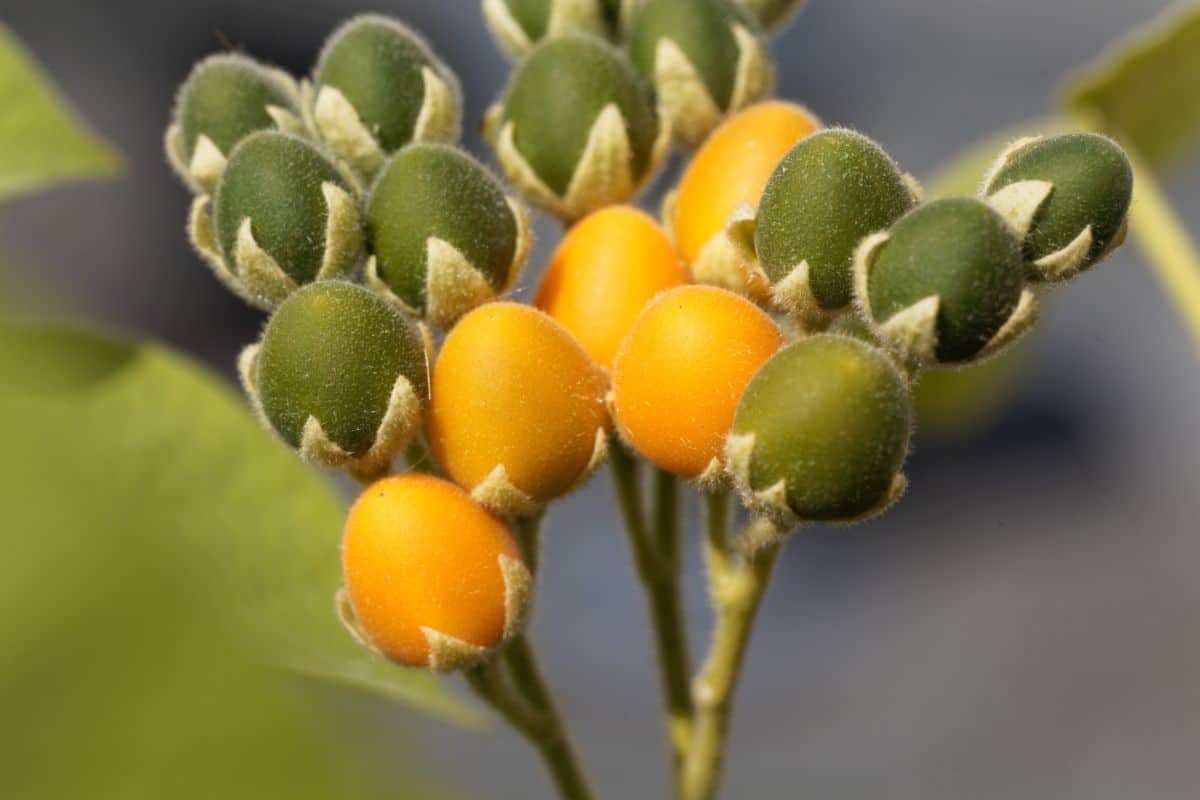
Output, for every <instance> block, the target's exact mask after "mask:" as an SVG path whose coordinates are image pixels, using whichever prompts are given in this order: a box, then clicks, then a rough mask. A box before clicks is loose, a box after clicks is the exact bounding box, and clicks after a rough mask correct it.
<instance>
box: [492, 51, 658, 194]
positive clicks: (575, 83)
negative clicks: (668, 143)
mask: <svg viewBox="0 0 1200 800" xmlns="http://www.w3.org/2000/svg"><path fill="white" fill-rule="evenodd" d="M609 108H612V109H613V110H614V111H615V113H616V115H617V119H618V121H619V123H620V124H619V125H617V126H616V130H615V131H613V130H610V129H609V128H606V127H604V126H602V125H600V124H598V123H599V122H602V121H608V122H611V121H612V120H609V119H606V118H605V116H604V115H603V114H602V113H601V112H606V110H607V109H609ZM608 113H612V112H608ZM509 126H511V129H509ZM491 127H492V129H493V130H492V133H493V138H494V139H495V142H494V144H495V145H496V149H497V156H498V158H499V160H500V163H501V166H503V168H504V170H505V173H506V174H507V175H508V176H509V178H510V180H511V181H512V182H513V183H514V184H515V185H516V186H517V187H518V188H519V189H521V191H522V192H523V193H525V194H526V196H527V197H529V199H530V201H531V202H535V203H537V204H538V205H542V206H554V205H556V204H557V203H556V201H560V202H561V203H562V204H563V205H565V206H566V207H565V208H552V209H551V210H554V211H555V212H556V213H560V214H561V215H565V216H568V217H570V218H575V217H578V216H581V215H582V214H585V213H587V212H588V211H591V210H594V209H595V208H598V207H600V206H602V205H607V204H610V203H615V202H620V201H622V200H625V199H627V198H628V197H629V196H630V195H631V194H632V193H633V191H634V190H635V189H636V188H637V186H638V185H639V184H640V183H641V182H642V181H644V180H645V178H646V177H647V175H648V173H649V172H650V171H651V168H652V167H653V166H655V163H656V161H657V156H658V155H659V153H658V152H657V149H658V148H656V145H657V144H658V142H659V122H658V117H657V114H656V112H655V109H654V106H653V103H652V101H651V97H650V94H649V92H648V91H647V89H646V87H645V86H644V85H643V84H642V82H641V80H640V79H639V78H638V76H637V73H636V72H635V71H634V69H633V67H632V65H630V63H629V62H628V60H626V58H625V57H624V56H623V55H622V54H621V52H620V51H618V50H616V49H615V48H613V47H612V46H611V45H609V44H607V43H606V42H604V41H603V40H601V39H599V38H596V37H594V36H589V35H587V34H581V33H570V34H565V35H562V36H556V37H552V38H550V39H546V40H544V41H543V42H542V43H541V44H539V45H538V46H537V47H535V48H534V49H533V50H532V51H531V52H530V54H529V56H528V57H527V58H526V60H525V61H524V62H523V63H522V64H521V65H520V66H519V67H518V68H517V71H516V73H515V74H514V75H513V78H512V81H511V82H510V83H509V85H508V89H507V90H506V92H505V94H504V98H503V102H502V105H501V106H500V107H499V108H498V109H497V110H496V111H494V112H493V114H492V122H491ZM597 130H599V136H600V138H599V140H598V141H597V140H596V135H595V133H594V132H595V131H597ZM614 133H615V134H616V136H617V137H619V138H620V139H622V140H623V141H617V140H616V139H614ZM509 139H511V142H509ZM509 146H511V151H508V150H506V147H509ZM589 159H591V160H589ZM528 173H532V174H528ZM531 181H538V182H540V183H541V184H542V185H543V187H544V188H542V189H538V188H537V187H531V185H530V184H531ZM547 192H548V193H549V194H550V197H546V196H544V195H545V194H546V193H547Z"/></svg>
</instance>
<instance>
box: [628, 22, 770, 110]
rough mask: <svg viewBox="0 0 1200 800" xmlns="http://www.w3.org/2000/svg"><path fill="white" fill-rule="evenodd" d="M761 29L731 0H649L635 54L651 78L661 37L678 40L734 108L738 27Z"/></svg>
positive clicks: (716, 94)
mask: <svg viewBox="0 0 1200 800" xmlns="http://www.w3.org/2000/svg"><path fill="white" fill-rule="evenodd" d="M734 25H741V26H742V27H744V28H746V29H747V30H749V31H751V32H752V33H755V34H758V33H760V31H759V27H758V23H757V22H755V21H754V19H753V18H752V17H751V16H750V15H749V14H748V13H747V12H746V11H745V10H744V9H742V8H740V7H739V6H737V5H736V4H734V3H732V2H730V1H729V0H647V2H645V3H643V4H642V5H641V7H640V8H639V9H638V11H637V13H636V14H635V15H634V17H633V23H632V25H631V30H630V34H629V54H630V58H631V59H632V60H633V65H634V66H635V67H637V69H638V72H640V73H641V74H642V77H644V78H645V79H646V80H649V81H653V80H654V65H655V60H656V58H657V55H658V42H659V40H660V39H670V40H671V41H673V42H675V44H676V45H678V47H679V49H680V50H682V51H683V53H684V55H686V56H687V58H688V61H690V62H691V63H692V66H693V67H695V69H696V72H697V74H699V75H700V78H701V80H702V81H703V82H704V86H705V88H707V89H708V93H709V96H711V97H712V99H713V102H715V103H716V104H717V106H718V107H719V108H721V109H728V108H729V102H730V99H731V98H732V96H733V83H734V79H735V77H736V76H737V68H738V58H739V55H740V53H739V50H738V43H737V40H736V39H734V37H733V26H734Z"/></svg>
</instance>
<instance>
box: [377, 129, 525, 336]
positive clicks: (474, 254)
mask: <svg viewBox="0 0 1200 800" xmlns="http://www.w3.org/2000/svg"><path fill="white" fill-rule="evenodd" d="M519 223H520V220H519V219H518V214H517V213H516V212H515V211H514V208H513V207H512V206H510V205H509V202H508V200H507V198H506V197H505V195H504V191H503V189H502V188H501V187H500V185H499V183H497V181H496V179H495V178H494V177H492V175H491V174H490V173H489V172H488V171H487V170H486V169H484V168H483V167H482V166H480V164H479V163H478V162H476V161H475V160H474V159H473V158H471V157H470V156H468V155H467V154H465V153H463V152H462V151H461V150H457V149H455V148H453V147H450V146H448V145H441V144H413V145H409V146H408V147H406V148H404V149H403V150H401V151H400V152H398V153H396V155H394V156H393V157H392V159H391V160H390V161H389V162H388V163H387V165H386V166H385V167H384V168H383V171H382V172H381V173H380V175H379V177H378V179H377V180H376V182H375V186H374V188H373V189H372V191H371V197H370V200H369V201H368V205H367V225H368V230H369V232H370V237H371V242H372V245H373V252H374V254H375V258H376V259H377V265H376V270H377V275H378V277H379V278H380V279H382V281H383V282H384V283H385V284H386V285H387V287H388V288H389V289H390V290H391V291H392V292H393V293H395V295H396V296H397V297H399V298H400V299H401V300H402V301H403V302H404V304H405V305H407V306H408V307H410V308H412V309H414V310H416V311H418V312H421V313H424V312H425V311H426V310H427V304H428V303H429V302H430V300H431V298H429V297H428V293H429V292H430V291H448V292H449V293H453V289H454V288H457V287H445V286H442V287H441V288H440V289H439V288H438V286H439V285H437V284H435V285H434V286H432V287H431V282H430V269H431V267H432V266H435V265H431V264H430V263H429V259H430V257H431V248H430V246H429V241H430V239H432V238H436V239H437V240H439V241H440V242H442V243H445V244H447V245H450V246H451V247H452V248H454V249H455V250H457V251H458V253H459V254H461V256H462V257H463V258H464V259H465V262H466V264H467V265H469V266H470V267H471V268H472V269H473V270H474V272H475V273H477V274H478V275H479V276H481V277H482V279H483V280H484V281H485V282H486V284H487V285H488V286H489V287H490V288H491V290H492V293H493V294H494V293H499V292H501V291H503V290H504V289H505V288H507V287H508V285H509V284H510V283H511V281H512V279H513V278H514V277H515V272H516V270H517V268H518V267H519V266H520V264H519V259H518V256H519V255H521V254H520V253H519V252H518V251H519V250H520V249H523V248H521V246H520V245H521V242H520V238H521V225H520V224H519ZM432 254H433V257H437V254H438V251H437V249H434V250H433V251H432ZM433 299H434V301H440V302H441V303H442V304H445V302H446V301H445V300H444V299H441V298H433ZM468 310H470V309H469V308H459V309H457V313H459V314H461V313H465V312H466V311H468Z"/></svg>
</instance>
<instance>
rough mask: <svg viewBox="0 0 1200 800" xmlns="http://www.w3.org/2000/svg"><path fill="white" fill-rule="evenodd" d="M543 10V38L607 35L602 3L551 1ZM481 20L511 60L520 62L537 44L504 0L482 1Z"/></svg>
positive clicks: (593, 1)
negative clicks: (571, 34)
mask: <svg viewBox="0 0 1200 800" xmlns="http://www.w3.org/2000/svg"><path fill="white" fill-rule="evenodd" d="M547 5H548V8H547V10H546V14H547V15H548V16H547V19H546V32H545V34H544V36H547V37H549V36H557V35H558V34H560V33H564V32H566V31H572V30H578V31H585V32H587V33H591V34H595V35H596V36H604V35H605V33H606V30H605V25H604V17H603V15H602V13H601V9H600V6H601V3H599V2H596V0H550V2H549V3H548V4H547ZM482 7H483V21H484V22H485V23H486V24H487V28H488V31H489V32H490V33H491V34H492V38H493V39H494V40H495V41H496V44H498V45H499V46H500V50H501V52H503V53H504V55H505V56H506V57H507V58H508V59H509V60H510V61H520V60H521V59H522V58H524V57H525V55H526V54H527V53H528V52H529V51H530V50H531V49H532V48H533V46H534V45H535V44H536V42H535V41H534V40H533V39H531V38H530V36H529V34H528V33H526V31H525V28H523V27H522V26H521V23H520V22H518V21H517V19H516V18H515V17H514V16H513V14H512V11H511V10H510V9H509V7H508V3H507V2H505V0H483V4H482Z"/></svg>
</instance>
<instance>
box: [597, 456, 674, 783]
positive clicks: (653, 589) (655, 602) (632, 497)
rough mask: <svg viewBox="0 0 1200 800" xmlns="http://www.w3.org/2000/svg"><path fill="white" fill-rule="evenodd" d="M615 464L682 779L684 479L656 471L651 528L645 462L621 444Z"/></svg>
mask: <svg viewBox="0 0 1200 800" xmlns="http://www.w3.org/2000/svg"><path fill="white" fill-rule="evenodd" d="M610 462H611V464H612V475H613V484H614V486H615V488H616V494H617V500H618V504H619V506H620V510H621V516H622V518H623V520H624V522H625V530H626V532H627V534H628V538H629V544H630V548H631V549H632V551H633V560H634V566H635V568H636V570H637V575H638V579H639V581H640V582H641V584H642V588H643V591H644V592H645V595H646V602H647V605H648V608H649V611H650V622H651V625H650V627H651V630H652V633H653V636H654V644H655V650H656V652H657V661H658V672H659V683H660V684H661V688H662V693H663V699H664V704H665V714H666V726H667V736H668V740H669V743H670V746H671V756H672V763H673V765H674V769H673V775H674V777H675V780H676V782H678V779H679V768H680V767H681V765H682V763H683V757H684V753H685V752H686V751H687V748H688V739H689V737H690V735H691V720H692V696H691V692H690V690H689V688H688V675H689V672H690V666H689V658H688V646H687V634H686V628H685V626H684V619H683V617H684V614H683V601H682V597H681V592H680V579H679V575H680V572H681V569H682V558H681V552H680V529H679V528H680V526H679V503H680V501H679V482H678V479H677V478H676V477H675V476H674V475H671V474H670V473H667V472H664V471H662V470H656V471H655V492H654V495H655V508H654V529H653V530H652V531H651V530H649V529H648V527H647V524H646V516H645V513H644V511H643V501H642V490H641V481H640V477H641V475H640V462H639V461H638V460H637V459H636V458H635V457H634V456H632V455H631V454H630V453H629V452H628V451H627V450H625V449H624V447H623V446H622V445H621V444H619V443H617V444H615V445H614V446H613V447H612V449H611V451H610Z"/></svg>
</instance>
